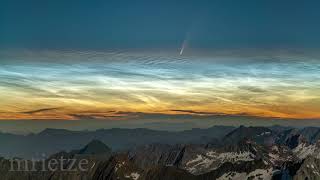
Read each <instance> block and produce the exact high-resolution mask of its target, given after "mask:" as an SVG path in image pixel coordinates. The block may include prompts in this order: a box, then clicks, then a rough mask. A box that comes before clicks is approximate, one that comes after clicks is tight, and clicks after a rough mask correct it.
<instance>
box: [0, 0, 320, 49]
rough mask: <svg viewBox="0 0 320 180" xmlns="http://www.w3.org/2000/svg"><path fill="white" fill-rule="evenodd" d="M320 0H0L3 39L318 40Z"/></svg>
mask: <svg viewBox="0 0 320 180" xmlns="http://www.w3.org/2000/svg"><path fill="white" fill-rule="evenodd" d="M319 5H320V2H319V1H316V0H306V1H299V0H280V1H279V0H259V1H256V0H242V1H232V0H224V1H222V0H200V1H198V0H197V1H196V0H173V1H172V0H171V1H169V0H163V1H156V0H137V1H131V0H118V1H116V0H91V1H86V0H69V1H64V0H46V1H43V0H28V1H21V0H1V1H0V23H1V24H0V25H1V28H0V39H1V41H0V47H3V48H8V47H11V48H49V49H110V48H175V47H180V46H181V43H182V42H183V40H184V39H185V38H186V37H185V36H186V34H189V39H190V46H192V47H194V48H204V47H205V48H239V47H242V48H243V47H262V48H265V47H275V48H279V47H281V48H288V47H299V48H307V47H313V48H314V47H319V42H320V37H319V34H318V32H319V31H320V24H319V23H318V21H319V17H320V12H319V11H318V7H319Z"/></svg>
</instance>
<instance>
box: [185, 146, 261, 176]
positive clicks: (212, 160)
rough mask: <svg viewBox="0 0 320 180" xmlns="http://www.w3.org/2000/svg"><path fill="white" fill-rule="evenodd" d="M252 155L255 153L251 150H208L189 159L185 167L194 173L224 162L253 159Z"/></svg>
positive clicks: (213, 167)
mask: <svg viewBox="0 0 320 180" xmlns="http://www.w3.org/2000/svg"><path fill="white" fill-rule="evenodd" d="M254 157H255V155H254V154H252V153H251V152H240V153H237V152H226V153H218V152H215V151H208V152H207V153H206V154H204V155H203V154H202V155H201V154H198V155H197V156H196V158H194V159H191V160H189V161H188V162H187V163H186V166H187V168H186V169H187V171H189V172H190V173H193V174H194V173H197V172H198V171H199V170H202V169H206V170H214V169H216V168H218V167H219V166H220V165H221V164H223V163H225V162H237V161H253V160H254Z"/></svg>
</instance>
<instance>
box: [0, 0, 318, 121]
mask: <svg viewBox="0 0 320 180" xmlns="http://www.w3.org/2000/svg"><path fill="white" fill-rule="evenodd" d="M319 5H320V3H319V2H318V1H311V0H310V1H303V2H302V1H295V0H291V1H289V0H282V1H279V0H277V1H276V0H268V1H266V0H261V1H254V0H244V1H230V0H225V1H218V0H216V1H214V0H208V1H205V0H200V1H195V0H194V1H188V0H184V1H178V0H177V1H166V0H165V1H154V0H138V1H131V0H130V1H129V0H120V1H119V0H118V1H111V0H108V1H102V0H93V1H82V0H77V1H73V0H70V1H62V0H61V1H60V0H48V1H43V0H29V1H18V0H10V1H9V0H3V1H1V2H0V23H1V24H0V26H1V28H0V98H1V101H0V119H2V120H13V119H15V120H17V119H19V120H25V119H27V120H28V119H42V120H48V119H60V120H84V119H88V120H90V119H108V120H130V119H137V117H141V116H142V115H143V116H148V115H150V114H152V115H156V116H157V117H158V116H166V117H167V119H170V118H173V116H176V115H189V116H191V117H192V119H194V120H197V118H200V119H201V118H203V117H210V116H245V117H250V116H251V117H261V118H284V119H319V118H320V108H319V107H320V54H319V53H318V52H319V51H318V50H319V46H320V36H319V32H320V23H319V17H320V12H319V11H318V8H317V7H319ZM183 42H184V43H185V50H184V52H183V54H182V55H180V54H179V53H180V48H181V46H182V44H183ZM148 117H150V116H148ZM150 118H155V117H154V116H152V117H150Z"/></svg>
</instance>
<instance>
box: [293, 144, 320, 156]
mask: <svg viewBox="0 0 320 180" xmlns="http://www.w3.org/2000/svg"><path fill="white" fill-rule="evenodd" d="M315 150H316V146H315V145H309V146H308V145H306V144H305V143H301V144H299V145H298V146H297V147H296V148H294V149H293V150H292V152H293V153H294V154H295V155H296V156H297V157H298V158H300V159H304V158H306V157H307V156H308V155H312V154H313V153H314V152H315Z"/></svg>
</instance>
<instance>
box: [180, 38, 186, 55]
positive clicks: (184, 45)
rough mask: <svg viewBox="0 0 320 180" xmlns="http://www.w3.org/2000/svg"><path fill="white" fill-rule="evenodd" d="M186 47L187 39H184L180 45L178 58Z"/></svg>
mask: <svg viewBox="0 0 320 180" xmlns="http://www.w3.org/2000/svg"><path fill="white" fill-rule="evenodd" d="M186 46H187V39H185V40H184V41H183V43H182V46H181V50H180V56H181V55H182V54H183V51H184V49H185V48H186Z"/></svg>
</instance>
